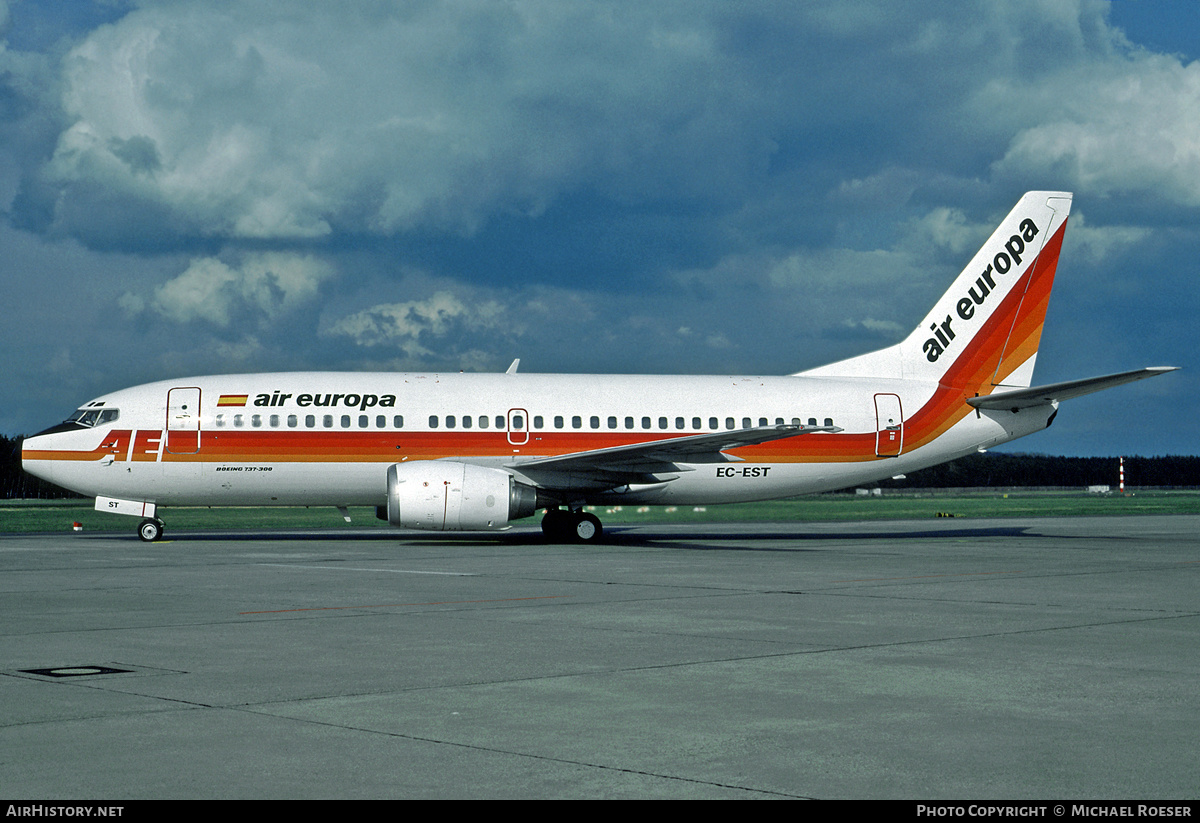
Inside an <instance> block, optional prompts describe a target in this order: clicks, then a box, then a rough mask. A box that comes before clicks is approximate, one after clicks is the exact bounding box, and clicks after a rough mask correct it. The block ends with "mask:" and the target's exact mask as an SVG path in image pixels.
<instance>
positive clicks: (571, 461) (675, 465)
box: [507, 425, 841, 488]
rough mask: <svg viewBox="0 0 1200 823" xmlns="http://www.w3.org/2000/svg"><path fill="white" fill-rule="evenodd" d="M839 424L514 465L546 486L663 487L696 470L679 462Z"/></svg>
mask: <svg viewBox="0 0 1200 823" xmlns="http://www.w3.org/2000/svg"><path fill="white" fill-rule="evenodd" d="M839 431H841V429H840V428H838V427H837V426H801V425H778V426H752V427H750V428H746V429H734V430H732V431H722V432H713V433H710V434H695V435H689V436H687V437H671V438H665V439H663V440H655V441H653V442H649V443H630V444H629V445H625V446H613V447H611V448H607V449H593V450H591V451H584V452H575V453H573V454H562V455H555V456H553V457H534V458H531V459H529V460H520V461H513V462H512V463H509V464H508V465H507V468H510V469H515V470H517V471H519V472H521V473H522V474H524V475H526V476H527V477H529V478H530V479H531V480H535V481H536V482H539V483H541V484H543V485H546V486H550V487H556V488H577V487H579V486H580V485H587V486H600V487H604V488H611V487H613V486H620V485H624V484H628V483H661V482H665V480H668V479H674V478H663V477H659V476H658V475H659V474H661V473H667V474H670V473H676V472H681V471H692V469H688V468H684V467H681V466H680V465H679V464H680V463H730V462H736V461H740V460H741V458H739V457H735V456H733V455H729V454H725V450H726V449H736V448H738V447H740V446H753V445H757V444H759V443H767V442H770V441H772V440H782V439H784V438H786V437H795V436H797V435H801V434H811V433H813V432H839Z"/></svg>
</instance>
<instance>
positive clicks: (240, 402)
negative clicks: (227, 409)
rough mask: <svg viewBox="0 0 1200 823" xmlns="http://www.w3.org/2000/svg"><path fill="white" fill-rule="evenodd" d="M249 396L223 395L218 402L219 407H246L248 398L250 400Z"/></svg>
mask: <svg viewBox="0 0 1200 823" xmlns="http://www.w3.org/2000/svg"><path fill="white" fill-rule="evenodd" d="M249 396H250V395H248V394H223V395H221V398H220V399H219V400H218V401H217V405H218V406H244V405H246V398H248V397H249Z"/></svg>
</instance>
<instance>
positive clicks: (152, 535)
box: [137, 517, 163, 543]
mask: <svg viewBox="0 0 1200 823" xmlns="http://www.w3.org/2000/svg"><path fill="white" fill-rule="evenodd" d="M137 534H138V537H140V538H141V539H142V540H143V541H144V542H146V543H153V542H154V541H155V540H162V536H163V522H162V521H161V520H159V519H158V518H157V517H156V518H153V519H152V518H149V517H147V518H146V519H145V520H143V521H142V522H141V523H139V524H138V529H137Z"/></svg>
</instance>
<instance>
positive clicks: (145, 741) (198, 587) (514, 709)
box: [0, 516, 1200, 800]
mask: <svg viewBox="0 0 1200 823" xmlns="http://www.w3.org/2000/svg"><path fill="white" fill-rule="evenodd" d="M168 527H169V523H168ZM132 531H133V521H131V525H130V533H129V534H128V535H87V534H82V535H76V534H64V535H53V536H50V535H36V536H5V537H0V796H3V797H4V798H5V799H17V798H38V799H43V800H44V799H68V798H77V799H109V800H115V799H135V798H409V797H412V798H416V797H422V798H476V797H492V798H591V797H597V798H913V799H927V800H934V799H964V798H967V799H996V798H1005V799H1023V798H1036V799H1056V798H1062V799H1071V798H1080V799H1082V798H1089V799H1105V798H1112V799H1128V798H1142V799H1166V798H1171V799H1182V798H1196V797H1197V795H1198V794H1200V781H1198V780H1197V774H1198V771H1197V759H1196V740H1197V732H1198V731H1200V654H1198V653H1197V652H1198V649H1200V643H1198V642H1197V639H1198V638H1200V517H1197V516H1172V517H1127V518H1107V517H1105V518H1073V519H1067V518H1064V519H1058V518H1047V519H1028V520H1009V519H1006V520H945V521H943V520H937V521H920V522H916V521H903V522H865V523H817V524H812V523H803V524H796V523H789V524H741V525H724V524H722V525H713V526H701V527H697V526H638V527H614V528H613V529H612V532H611V534H610V536H609V538H608V542H606V543H605V544H603V545H600V546H597V547H586V548H584V547H580V546H575V545H554V544H550V543H547V542H546V541H545V540H544V539H543V538H542V537H541V534H540V532H539V531H537V529H536V526H535V527H534V528H532V529H530V528H527V527H526V528H521V529H515V530H513V531H510V532H506V533H503V534H500V535H485V536H477V535H465V536H464V535H461V534H460V535H453V536H444V535H434V536H431V535H427V534H421V533H411V532H386V531H385V532H379V531H376V530H371V531H369V532H368V531H363V532H357V531H353V532H344V531H338V532H304V533H300V532H295V533H278V534H275V533H272V534H220V535H213V534H191V535H189V534H179V533H171V532H168V536H169V538H170V539H169V540H167V541H164V542H162V543H157V544H143V543H141V542H139V541H138V540H137V539H136V538H134V537H133V536H132ZM110 670H111V671H110Z"/></svg>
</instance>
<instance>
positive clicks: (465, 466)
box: [387, 460, 537, 531]
mask: <svg viewBox="0 0 1200 823" xmlns="http://www.w3.org/2000/svg"><path fill="white" fill-rule="evenodd" d="M535 511H537V489H535V488H534V487H533V486H530V485H528V484H527V483H520V482H518V481H517V479H516V478H515V477H513V476H512V475H511V474H509V473H508V472H505V471H501V470H500V469H489V468H486V467H484V466H475V465H472V464H470V463H459V462H456V461H449V460H421V461H417V462H413V463H397V464H395V465H394V466H391V467H390V468H389V469H388V479H387V519H388V522H389V523H391V524H392V525H393V526H400V527H402V528H405V529H429V530H433V531H468V530H476V529H502V528H504V527H505V526H507V525H508V522H509V521H510V520H517V519H519V518H522V517H529V516H530V515H532V514H533V513H534V512H535Z"/></svg>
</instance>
